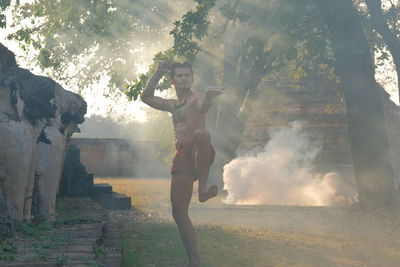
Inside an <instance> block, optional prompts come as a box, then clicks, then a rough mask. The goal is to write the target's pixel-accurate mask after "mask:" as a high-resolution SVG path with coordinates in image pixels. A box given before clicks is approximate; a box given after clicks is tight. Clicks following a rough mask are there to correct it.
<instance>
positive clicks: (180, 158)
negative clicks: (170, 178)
mask: <svg viewBox="0 0 400 267" xmlns="http://www.w3.org/2000/svg"><path fill="white" fill-rule="evenodd" d="M210 148H211V157H210V165H211V164H213V162H214V158H215V150H214V148H213V146H212V145H210ZM193 150H194V142H189V143H180V144H178V145H177V148H176V153H175V157H174V160H173V161H172V167H171V174H172V175H174V174H177V173H185V174H191V175H193V179H194V180H197V179H198V177H196V170H195V158H194V157H195V155H194V151H193Z"/></svg>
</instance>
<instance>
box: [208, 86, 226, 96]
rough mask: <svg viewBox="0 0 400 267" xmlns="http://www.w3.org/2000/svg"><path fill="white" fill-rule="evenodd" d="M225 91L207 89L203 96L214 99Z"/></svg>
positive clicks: (213, 88)
mask: <svg viewBox="0 0 400 267" xmlns="http://www.w3.org/2000/svg"><path fill="white" fill-rule="evenodd" d="M224 90H225V87H209V88H207V89H206V92H205V95H206V97H216V96H219V95H220V94H222V93H223V92H224Z"/></svg>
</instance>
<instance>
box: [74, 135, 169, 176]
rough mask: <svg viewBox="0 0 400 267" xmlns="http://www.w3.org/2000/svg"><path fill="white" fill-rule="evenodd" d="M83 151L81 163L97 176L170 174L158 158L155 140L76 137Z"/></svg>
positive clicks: (77, 143)
mask: <svg viewBox="0 0 400 267" xmlns="http://www.w3.org/2000/svg"><path fill="white" fill-rule="evenodd" d="M71 143H72V144H74V145H76V146H77V147H79V148H80V150H81V162H82V163H83V165H85V166H86V170H87V171H88V172H90V173H93V174H94V175H95V176H112V177H114V176H117V177H127V176H136V177H139V176H144V177H149V176H153V177H158V176H168V175H169V174H168V168H167V166H165V164H164V163H163V162H162V161H161V160H160V159H159V158H157V145H158V143H156V142H131V141H129V140H124V139H116V138H73V139H72V140H71Z"/></svg>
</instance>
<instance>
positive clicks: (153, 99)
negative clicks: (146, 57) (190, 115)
mask: <svg viewBox="0 0 400 267" xmlns="http://www.w3.org/2000/svg"><path fill="white" fill-rule="evenodd" d="M168 71H169V63H168V62H165V61H160V62H159V63H158V67H157V71H156V72H155V73H154V75H153V76H152V77H151V78H150V81H149V82H148V83H147V85H146V88H144V90H143V92H142V95H141V96H140V99H141V100H142V101H143V103H146V104H147V105H149V106H150V107H152V108H155V109H159V110H164V111H169V110H170V103H169V102H170V100H167V99H164V98H161V97H158V96H155V95H154V91H155V89H156V87H157V84H158V82H159V81H160V79H161V77H162V76H163V75H164V74H165V73H168Z"/></svg>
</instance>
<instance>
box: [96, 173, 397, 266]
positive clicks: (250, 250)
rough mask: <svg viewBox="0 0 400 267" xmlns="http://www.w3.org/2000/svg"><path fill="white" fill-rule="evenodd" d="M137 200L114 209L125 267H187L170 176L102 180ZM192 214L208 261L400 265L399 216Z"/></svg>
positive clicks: (247, 210) (210, 209)
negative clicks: (173, 211) (174, 215)
mask: <svg viewBox="0 0 400 267" xmlns="http://www.w3.org/2000/svg"><path fill="white" fill-rule="evenodd" d="M96 182H97V183H110V184H111V185H112V186H113V190H114V191H116V192H120V193H124V194H127V195H130V196H131V197H132V205H133V206H134V207H135V208H134V209H132V210H131V211H115V212H113V213H112V218H113V219H114V220H116V221H117V222H118V223H119V224H120V226H121V228H122V230H123V235H124V266H129V267H130V266H183V265H184V264H185V263H186V255H185V251H184V248H183V245H182V244H181V241H180V239H179V236H178V232H177V229H176V226H175V224H174V222H173V221H172V218H171V215H170V212H171V207H170V204H169V182H170V181H169V179H137V178H135V179H132V178H131V179H121V178H113V179H112V178H109V179H106V178H101V179H100V178H98V179H96ZM196 198H197V194H194V196H193V199H192V205H191V208H190V216H191V218H192V220H193V223H194V225H195V228H196V231H197V235H198V246H199V254H200V257H201V260H202V266H218V267H219V266H227V267H228V266H229V267H232V266H263V267H264V266H400V217H399V214H387V213H382V212H377V213H373V214H372V213H368V214H366V213H363V212H360V211H358V210H357V209H354V208H352V209H351V208H347V209H346V208H330V207H279V206H229V205H224V204H223V203H222V201H221V198H215V199H213V200H212V201H209V202H207V203H204V204H202V203H198V201H197V200H196Z"/></svg>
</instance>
